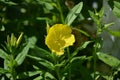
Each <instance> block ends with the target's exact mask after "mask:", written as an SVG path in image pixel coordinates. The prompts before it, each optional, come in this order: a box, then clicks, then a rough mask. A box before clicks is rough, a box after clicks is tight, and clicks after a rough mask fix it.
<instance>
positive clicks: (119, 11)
mask: <svg viewBox="0 0 120 80" xmlns="http://www.w3.org/2000/svg"><path fill="white" fill-rule="evenodd" d="M113 12H114V14H115V15H116V16H117V17H119V18H120V3H119V2H117V1H114V8H113Z"/></svg>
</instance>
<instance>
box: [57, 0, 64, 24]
mask: <svg viewBox="0 0 120 80" xmlns="http://www.w3.org/2000/svg"><path fill="white" fill-rule="evenodd" d="M57 6H58V10H59V12H60V17H61V21H62V23H64V16H63V11H62V8H61V5H60V1H59V0H57Z"/></svg>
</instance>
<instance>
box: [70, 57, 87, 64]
mask: <svg viewBox="0 0 120 80" xmlns="http://www.w3.org/2000/svg"><path fill="white" fill-rule="evenodd" d="M85 59H86V56H79V57H74V58H72V59H71V61H70V63H72V62H74V61H76V60H80V61H81V63H82V62H83V61H84V60H85Z"/></svg>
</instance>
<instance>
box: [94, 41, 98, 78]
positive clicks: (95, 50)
mask: <svg viewBox="0 0 120 80" xmlns="http://www.w3.org/2000/svg"><path fill="white" fill-rule="evenodd" d="M96 52H97V47H96V41H95V47H94V52H93V69H94V77H93V78H94V80H95V76H96Z"/></svg>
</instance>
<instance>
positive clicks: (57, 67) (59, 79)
mask: <svg viewBox="0 0 120 80" xmlns="http://www.w3.org/2000/svg"><path fill="white" fill-rule="evenodd" d="M52 55H53V59H54V66H55V72H56V74H57V77H56V79H57V80H61V76H60V67H59V66H56V65H57V64H59V62H58V59H57V57H58V56H57V55H56V54H54V53H52Z"/></svg>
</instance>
